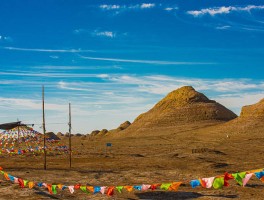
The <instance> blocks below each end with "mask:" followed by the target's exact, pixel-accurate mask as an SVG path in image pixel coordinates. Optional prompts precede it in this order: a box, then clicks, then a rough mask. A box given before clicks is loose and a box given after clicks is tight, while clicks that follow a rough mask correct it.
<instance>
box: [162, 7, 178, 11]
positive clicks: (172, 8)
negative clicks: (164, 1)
mask: <svg viewBox="0 0 264 200" xmlns="http://www.w3.org/2000/svg"><path fill="white" fill-rule="evenodd" d="M178 9H179V8H178V7H166V8H164V10H166V11H173V10H178Z"/></svg>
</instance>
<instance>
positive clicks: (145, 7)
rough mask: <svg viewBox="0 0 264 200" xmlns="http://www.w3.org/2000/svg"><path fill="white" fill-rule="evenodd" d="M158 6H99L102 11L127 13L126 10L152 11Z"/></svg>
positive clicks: (142, 4) (143, 4) (147, 4)
mask: <svg viewBox="0 0 264 200" xmlns="http://www.w3.org/2000/svg"><path fill="white" fill-rule="evenodd" d="M155 6H156V4H155V3H141V4H132V5H118V4H102V5H100V6H99V8H100V9H102V10H106V11H110V10H112V11H125V10H136V9H137V10H139V9H142V10H143V9H150V8H154V7H155Z"/></svg>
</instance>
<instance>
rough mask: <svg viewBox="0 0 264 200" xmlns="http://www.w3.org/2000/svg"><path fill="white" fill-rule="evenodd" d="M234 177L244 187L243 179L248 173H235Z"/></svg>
mask: <svg viewBox="0 0 264 200" xmlns="http://www.w3.org/2000/svg"><path fill="white" fill-rule="evenodd" d="M232 176H233V177H234V179H235V180H236V181H237V183H238V184H239V185H241V186H242V185H243V178H245V176H246V172H240V173H235V174H232Z"/></svg>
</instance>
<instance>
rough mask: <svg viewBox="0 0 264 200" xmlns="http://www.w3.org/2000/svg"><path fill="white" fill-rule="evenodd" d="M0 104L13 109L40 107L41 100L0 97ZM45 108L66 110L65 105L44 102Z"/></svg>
mask: <svg viewBox="0 0 264 200" xmlns="http://www.w3.org/2000/svg"><path fill="white" fill-rule="evenodd" d="M0 104H1V105H2V106H4V107H5V108H8V109H15V110H28V109H31V110H41V109H42V102H41V100H32V99H21V98H4V97H0ZM45 108H46V109H47V110H55V111H65V110H67V105H61V104H51V103H46V104H45Z"/></svg>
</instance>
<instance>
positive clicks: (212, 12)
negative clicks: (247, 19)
mask: <svg viewBox="0 0 264 200" xmlns="http://www.w3.org/2000/svg"><path fill="white" fill-rule="evenodd" d="M255 9H259V10H260V9H261V10H262V9H264V5H261V6H255V5H248V6H244V7H238V6H237V7H235V6H222V7H215V8H204V9H201V10H191V11H187V13H188V14H190V15H193V16H195V17H197V16H203V15H206V14H208V15H211V16H214V15H218V14H229V13H230V12H234V11H236V12H238V11H247V12H250V11H251V10H255Z"/></svg>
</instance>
